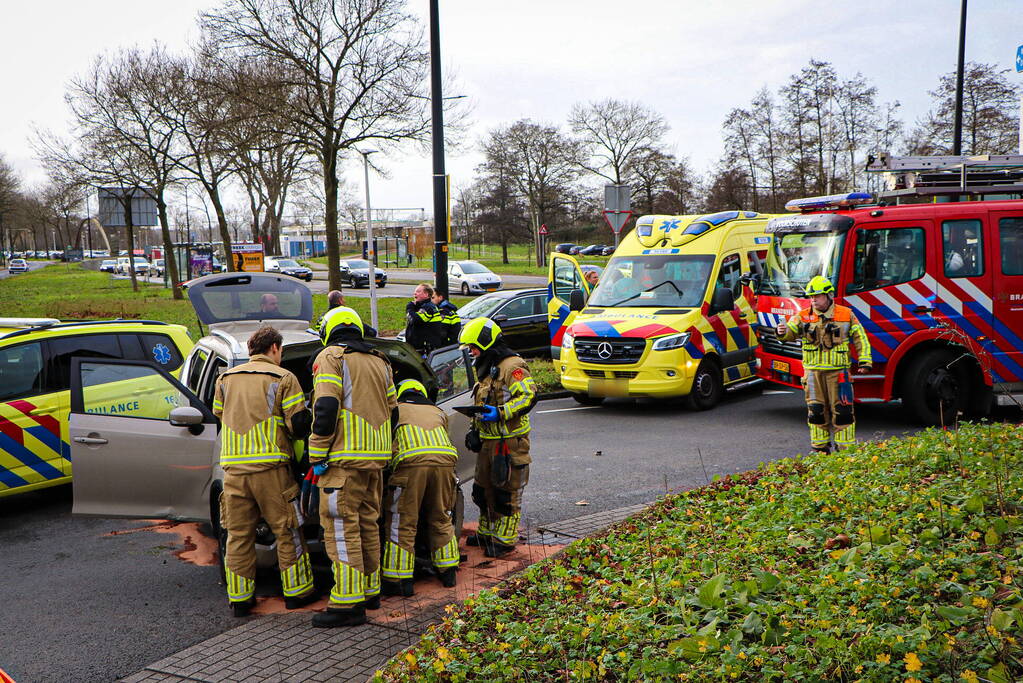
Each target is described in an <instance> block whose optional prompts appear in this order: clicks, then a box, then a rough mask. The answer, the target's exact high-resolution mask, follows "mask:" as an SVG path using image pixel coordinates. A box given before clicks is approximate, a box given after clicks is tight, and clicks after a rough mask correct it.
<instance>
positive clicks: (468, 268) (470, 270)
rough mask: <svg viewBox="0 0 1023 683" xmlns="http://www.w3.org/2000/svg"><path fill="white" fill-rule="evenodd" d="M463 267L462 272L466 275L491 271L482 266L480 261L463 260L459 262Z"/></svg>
mask: <svg viewBox="0 0 1023 683" xmlns="http://www.w3.org/2000/svg"><path fill="white" fill-rule="evenodd" d="M458 265H459V266H460V267H461V268H462V272H463V273H465V274H466V275H479V274H481V273H489V272H490V269H489V268H487V267H486V266H481V265H480V264H478V263H472V262H471V261H463V262H461V263H459V264H458Z"/></svg>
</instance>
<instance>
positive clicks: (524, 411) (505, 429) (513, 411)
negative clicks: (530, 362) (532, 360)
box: [473, 355, 536, 439]
mask: <svg viewBox="0 0 1023 683" xmlns="http://www.w3.org/2000/svg"><path fill="white" fill-rule="evenodd" d="M496 371H497V372H496V373H492V374H496V376H491V377H483V378H481V379H480V381H479V382H478V383H477V384H476V388H475V389H474V391H473V399H474V402H475V404H476V405H478V406H482V405H492V406H495V407H496V408H497V409H498V419H497V421H496V422H483V421H482V420H479V419H477V421H476V422H477V426H478V428H479V431H480V436H481V437H483V438H484V439H502V438H505V437H509V436H525V435H526V434H529V411H530V410H532V409H533V406H534V405H535V404H536V382H535V381H534V380H533V378H532V377H531V376H530V374H529V366H527V365H526V361H524V360H523V359H522V357H521V356H517V355H516V356H508V357H507V358H505V359H504V360H502V361H501V362H500V363H498V364H497V366H496Z"/></svg>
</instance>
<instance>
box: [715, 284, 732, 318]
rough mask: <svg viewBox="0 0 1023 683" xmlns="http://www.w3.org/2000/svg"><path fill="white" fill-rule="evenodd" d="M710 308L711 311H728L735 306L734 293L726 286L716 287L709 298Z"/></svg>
mask: <svg viewBox="0 0 1023 683" xmlns="http://www.w3.org/2000/svg"><path fill="white" fill-rule="evenodd" d="M710 308H711V311H712V312H713V313H721V312H722V311H730V310H732V309H733V308H735V295H734V294H732V290H730V289H728V288H727V287H718V288H717V289H715V290H714V296H713V297H712V298H711V300H710Z"/></svg>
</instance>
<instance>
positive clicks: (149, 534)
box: [0, 388, 1018, 681]
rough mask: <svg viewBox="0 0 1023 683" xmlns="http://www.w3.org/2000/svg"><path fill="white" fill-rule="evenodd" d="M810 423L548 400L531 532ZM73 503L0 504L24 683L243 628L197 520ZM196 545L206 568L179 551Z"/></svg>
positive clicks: (745, 461) (770, 405)
mask: <svg viewBox="0 0 1023 683" xmlns="http://www.w3.org/2000/svg"><path fill="white" fill-rule="evenodd" d="M858 411H859V433H860V435H861V438H880V437H885V436H890V435H893V434H900V433H903V432H906V431H912V430H913V429H915V428H913V427H910V426H908V425H907V424H906V423H905V422H904V421H903V418H902V415H901V412H900V411H899V410H898V408H897V407H895V406H862V407H860V408H858ZM1004 415H1005V416H1006V417H1011V418H1012V419H1017V418H1018V414H1016V413H1011V414H1010V413H1008V412H1006V413H1005V414H1004ZM804 419H805V408H804V405H803V401H802V396H801V395H800V394H799V393H797V392H793V391H775V390H773V389H770V388H768V389H766V390H761V389H756V388H753V389H744V390H740V391H738V392H735V393H732V394H729V395H728V396H727V397H726V399H725V401H724V402H723V404H722V405H720V406H718V407H717V408H715V409H714V410H711V411H707V412H691V411H688V410H686V409H684V408H682V407H680V406H679V405H678V404H677V403H675V402H660V403H659V402H653V401H643V402H633V401H624V400H615V401H609V402H607V404H606V405H604V406H600V407H583V406H579V405H577V404H576V403H575V402H574V401H573V400H571V399H562V400H555V401H545V402H543V403H540V404H539V405H538V406H537V408H536V409H535V411H534V414H533V434H532V439H531V441H532V446H533V465H532V467H531V474H530V482H529V485H528V487H527V488H526V491H525V497H524V505H523V529H524V530H525V529H527V528H530V529H531V528H536V527H537V526H538V525H543V524H548V523H552V522H556V521H561V520H564V519H568V518H572V517H576V516H579V515H583V514H589V513H593V512H598V511H602V510H608V509H613V508H617V507H621V506H624V505H631V504H635V503H643V502H647V501H651V500H653V499H655V498H657V497H658V496H660V495H663V493H664V491H665V490H666V489H668V490H677V489H684V488H689V487H694V486H699V485H702V484H704V483H705V482H707V481H708V480H709V479H710V478H712V477H713V476H714V475H716V474H726V473H730V472H738V471H744V470H748V469H752V468H755V467H756V466H757V464H758V463H759V462H761V461H765V460H775V459H778V458H782V457H787V456H791V455H795V454H797V453H801V452H805V451H806V446H807V428H806V424H805V422H804ZM598 450H599V451H600V452H601V455H599V456H598V455H595V453H596V452H597V451H598ZM468 489H469V487H468V486H466V487H465V494H466V499H467V506H466V508H467V509H466V513H467V514H466V517H467V519H470V520H471V519H475V518H476V513H475V506H474V505H472V504H471V502H469V500H468V499H469V490H468ZM580 501H587V502H588V505H585V506H583V505H577V503H578V502H580ZM70 510H71V490H70V487H68V486H65V487H60V488H58V489H50V490H46V491H41V492H36V493H31V494H25V495H22V496H15V497H12V498H3V499H0V547H2V548H3V553H0V576H3V577H4V580H3V586H4V590H3V601H4V609H3V610H2V611H0V666H2V667H3V668H4V669H6V670H7V671H8V672H9V673H11V674H12V675H13V676H14V677H15V679H16V680H19V681H20V680H25V681H36V680H89V681H104V680H113V679H115V678H117V677H120V676H124V675H127V674H130V673H133V672H134V671H137V670H138V669H141V668H142V667H143V666H145V665H146V664H147V663H149V662H152V661H156V660H157V659H160V658H162V657H164V656H166V655H168V654H171V653H174V652H177V651H178V650H180V649H183V648H185V647H187V646H189V645H192V644H195V643H197V642H199V641H201V640H204V639H206V638H209V637H211V636H213V635H215V634H217V633H221V632H223V631H225V630H227V629H228V628H231V627H232V626H234V625H237V624H238V623H239V622H237V621H236V620H234V619H233V618H232V617H231V616H230V615H229V612H228V609H227V605H226V599H225V597H224V592H223V588H222V587H221V586H220V585H219V583H218V569H217V568H216V566H214V565H213V564H211V563H212V561H213V558H212V556H210V555H209V553H208V552H207V553H206V556H205V557H203V554H204V553H203V552H202V551H203V549H204V548H206V549H208V548H209V545H208V544H204V541H206V539H205V538H203V537H201V536H200V534H199V532H198V530H197V529H196V528H191V527H183V528H181V527H179V528H176V529H162V530H160V529H153V528H148V529H147V527H152V526H153V523H152V522H148V523H147V522H138V521H128V520H109V519H87V518H76V517H72V516H71V515H70ZM140 529H141V530H140ZM126 531H128V532H129V533H125V532H126ZM160 531H163V532H164V533H160ZM167 531H177V532H178V535H175V534H173V533H166V532H167ZM182 535H187V536H189V541H188V543H185V539H184V538H182V537H181V536H182ZM196 542H198V545H199V546H200V547H199V549H198V550H197V551H196V552H195V553H194V554H195V555H197V557H196V558H192V561H193V562H198V564H193V563H189V562H187V561H184V560H183V559H182V558H180V557H179V556H178V555H181V554H182V553H181V552H180V551H181V550H182V549H183V548H188V547H189V545H190V544H195V543H196ZM184 556H185V557H186V558H187V557H188V554H187V553H184ZM204 562H205V563H207V564H203V563H204Z"/></svg>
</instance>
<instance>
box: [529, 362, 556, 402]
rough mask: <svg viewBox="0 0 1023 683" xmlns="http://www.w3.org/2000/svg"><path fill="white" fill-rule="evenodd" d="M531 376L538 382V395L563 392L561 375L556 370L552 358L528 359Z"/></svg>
mask: <svg viewBox="0 0 1023 683" xmlns="http://www.w3.org/2000/svg"><path fill="white" fill-rule="evenodd" d="M526 362H527V363H528V364H529V374H530V375H532V376H533V381H534V382H536V390H537V393H540V394H546V393H549V392H551V391H561V390H562V388H561V375H560V374H558V371H557V370H555V369H554V363H552V362H551V359H550V358H528V359H526Z"/></svg>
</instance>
